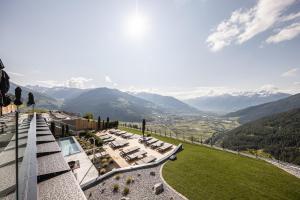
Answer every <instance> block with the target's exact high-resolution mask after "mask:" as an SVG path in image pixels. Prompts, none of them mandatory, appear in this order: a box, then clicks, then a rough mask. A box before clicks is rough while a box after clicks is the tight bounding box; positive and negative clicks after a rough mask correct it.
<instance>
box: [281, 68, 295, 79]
mask: <svg viewBox="0 0 300 200" xmlns="http://www.w3.org/2000/svg"><path fill="white" fill-rule="evenodd" d="M298 71H299V68H293V69H290V70H288V71H286V72H284V73H282V74H281V76H282V77H292V76H296V75H297V73H298Z"/></svg>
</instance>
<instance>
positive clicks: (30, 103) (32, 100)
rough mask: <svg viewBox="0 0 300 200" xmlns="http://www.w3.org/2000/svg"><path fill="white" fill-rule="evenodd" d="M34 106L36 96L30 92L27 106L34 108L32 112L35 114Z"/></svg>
mask: <svg viewBox="0 0 300 200" xmlns="http://www.w3.org/2000/svg"><path fill="white" fill-rule="evenodd" d="M34 105H35V101H34V96H33V94H32V93H31V92H29V93H28V101H27V106H32V111H33V112H34Z"/></svg>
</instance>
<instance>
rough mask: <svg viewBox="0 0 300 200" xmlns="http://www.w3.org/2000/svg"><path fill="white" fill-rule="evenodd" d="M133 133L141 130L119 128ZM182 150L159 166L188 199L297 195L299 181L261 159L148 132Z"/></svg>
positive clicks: (276, 198)
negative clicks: (179, 146)
mask: <svg viewBox="0 0 300 200" xmlns="http://www.w3.org/2000/svg"><path fill="white" fill-rule="evenodd" d="M121 129H122V130H125V131H128V132H132V133H135V134H142V133H141V131H138V130H134V129H128V128H121ZM152 136H153V137H156V138H158V139H159V140H162V141H165V142H168V143H173V144H176V145H178V144H179V143H182V144H183V147H184V150H183V151H181V152H180V153H178V154H177V160H176V161H174V162H173V161H170V162H167V163H166V164H165V165H164V166H163V169H162V175H163V177H164V179H165V181H166V182H167V183H168V184H169V185H171V186H172V187H173V188H174V189H175V190H176V191H178V192H180V193H181V194H183V195H184V196H185V197H187V198H188V199H195V200H196V199H210V200H220V199H247V200H250V199H273V200H283V199H285V200H288V199H290V200H292V199H295V200H296V199H299V198H300V190H299V189H298V188H299V187H300V181H299V179H298V178H296V177H294V176H292V175H290V174H288V173H286V172H285V171H283V170H281V169H279V168H277V167H275V166H273V165H271V164H269V163H266V162H264V161H262V160H257V159H252V158H248V157H243V156H239V155H235V154H232V153H228V152H224V151H220V150H215V149H211V148H208V147H205V146H202V145H195V144H190V143H186V142H182V141H179V140H176V139H171V138H167V137H161V136H158V135H152Z"/></svg>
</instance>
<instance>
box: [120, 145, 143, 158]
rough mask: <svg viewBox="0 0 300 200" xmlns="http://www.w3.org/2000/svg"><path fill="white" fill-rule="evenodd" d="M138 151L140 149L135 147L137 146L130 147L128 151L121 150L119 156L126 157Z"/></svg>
mask: <svg viewBox="0 0 300 200" xmlns="http://www.w3.org/2000/svg"><path fill="white" fill-rule="evenodd" d="M139 149H140V147H137V146H134V147H130V148H128V149H124V150H122V151H121V152H120V156H126V155H128V154H131V153H133V152H135V151H137V150H139Z"/></svg>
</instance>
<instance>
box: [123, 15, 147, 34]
mask: <svg viewBox="0 0 300 200" xmlns="http://www.w3.org/2000/svg"><path fill="white" fill-rule="evenodd" d="M148 29H149V26H148V21H147V19H146V17H144V16H143V15H141V14H138V13H135V14H134V15H132V16H130V17H129V18H128V19H127V22H126V32H127V34H128V35H129V36H130V37H132V38H136V39H139V38H142V37H143V36H144V35H145V34H146V32H147V30H148Z"/></svg>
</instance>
